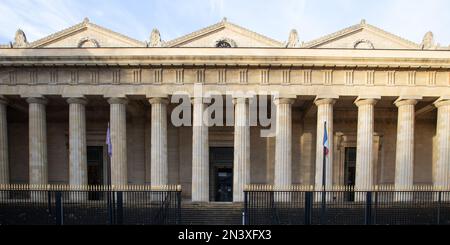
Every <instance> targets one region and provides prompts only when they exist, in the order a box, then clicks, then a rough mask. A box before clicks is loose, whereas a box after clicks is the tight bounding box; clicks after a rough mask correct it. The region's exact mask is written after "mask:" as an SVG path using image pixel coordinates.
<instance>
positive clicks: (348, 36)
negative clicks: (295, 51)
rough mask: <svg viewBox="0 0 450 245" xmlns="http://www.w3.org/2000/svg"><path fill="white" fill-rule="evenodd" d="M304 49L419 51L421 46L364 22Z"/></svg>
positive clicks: (305, 44)
mask: <svg viewBox="0 0 450 245" xmlns="http://www.w3.org/2000/svg"><path fill="white" fill-rule="evenodd" d="M303 48H349V49H359V48H361V49H418V48H420V45H419V44H416V43H414V42H411V41H409V40H406V39H404V38H401V37H399V36H396V35H394V34H391V33H389V32H386V31H384V30H382V29H380V28H377V27H375V26H372V25H369V24H367V23H366V22H365V21H364V20H363V21H361V23H360V24H358V25H354V26H350V27H348V28H345V29H343V30H340V31H338V32H335V33H332V34H330V35H327V36H324V37H321V38H319V39H316V40H313V41H310V42H307V43H304V44H303Z"/></svg>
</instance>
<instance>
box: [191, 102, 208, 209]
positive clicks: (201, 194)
mask: <svg viewBox="0 0 450 245" xmlns="http://www.w3.org/2000/svg"><path fill="white" fill-rule="evenodd" d="M192 103H193V107H194V110H193V127H192V133H193V136H192V201H193V202H208V201H209V142H208V126H207V125H206V124H205V122H204V120H203V114H204V112H205V107H206V104H205V103H204V101H203V98H200V97H199V98H193V99H192Z"/></svg>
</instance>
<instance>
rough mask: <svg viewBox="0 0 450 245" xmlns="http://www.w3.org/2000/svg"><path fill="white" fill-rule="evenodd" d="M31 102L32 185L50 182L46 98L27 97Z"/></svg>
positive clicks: (30, 146)
mask: <svg viewBox="0 0 450 245" xmlns="http://www.w3.org/2000/svg"><path fill="white" fill-rule="evenodd" d="M27 102H28V104H29V116H28V119H29V122H28V123H29V124H28V126H29V129H28V131H29V146H28V147H29V181H30V184H32V185H43V184H47V183H48V162H47V119H46V108H45V107H46V105H47V99H45V98H31V97H30V98H27Z"/></svg>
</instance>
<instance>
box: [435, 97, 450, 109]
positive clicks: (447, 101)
mask: <svg viewBox="0 0 450 245" xmlns="http://www.w3.org/2000/svg"><path fill="white" fill-rule="evenodd" d="M433 104H434V106H436V108H439V107H441V106H449V105H450V99H442V98H439V99H438V100H436V101H435V102H434V103H433Z"/></svg>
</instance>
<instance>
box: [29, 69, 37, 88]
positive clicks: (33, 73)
mask: <svg viewBox="0 0 450 245" xmlns="http://www.w3.org/2000/svg"><path fill="white" fill-rule="evenodd" d="M29 74H30V80H29V84H30V85H34V84H37V83H38V73H37V70H31V71H29Z"/></svg>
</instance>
